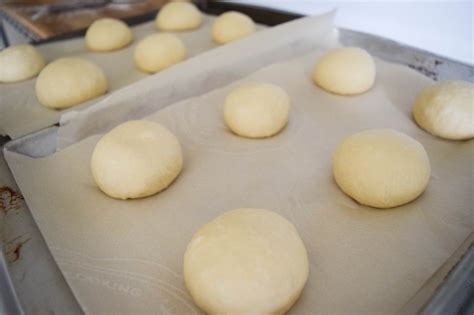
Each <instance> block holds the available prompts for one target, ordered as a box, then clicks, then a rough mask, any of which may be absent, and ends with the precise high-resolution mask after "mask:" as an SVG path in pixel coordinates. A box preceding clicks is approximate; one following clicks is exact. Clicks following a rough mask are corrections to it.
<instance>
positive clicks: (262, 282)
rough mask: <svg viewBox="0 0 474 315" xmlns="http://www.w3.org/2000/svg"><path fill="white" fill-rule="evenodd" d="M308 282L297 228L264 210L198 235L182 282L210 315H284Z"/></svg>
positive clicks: (238, 213)
mask: <svg viewBox="0 0 474 315" xmlns="http://www.w3.org/2000/svg"><path fill="white" fill-rule="evenodd" d="M307 279H308V256H307V253H306V248H305V246H304V244H303V241H302V240H301V238H300V236H299V235H298V232H297V231H296V229H295V227H294V226H293V224H291V223H290V222H289V221H287V220H286V219H285V218H283V217H282V216H280V215H278V214H276V213H274V212H272V211H269V210H264V209H236V210H232V211H229V212H226V213H224V214H222V215H220V216H218V217H217V218H215V219H214V220H212V221H211V222H209V223H207V224H206V225H204V226H203V227H201V228H200V229H199V231H197V233H196V234H195V235H194V236H193V238H192V240H191V242H190V243H189V244H188V247H187V249H186V253H185V254H184V281H185V283H186V287H187V288H188V290H189V292H190V293H191V296H192V297H193V299H194V301H195V302H196V304H197V305H198V306H199V307H200V308H201V309H202V310H204V311H205V312H206V313H208V314H234V315H246V314H283V313H285V312H286V311H287V310H288V309H289V308H290V307H291V306H292V305H293V304H294V303H295V301H296V300H297V299H298V297H299V295H300V294H301V291H302V290H303V287H304V285H305V283H306V280H307Z"/></svg>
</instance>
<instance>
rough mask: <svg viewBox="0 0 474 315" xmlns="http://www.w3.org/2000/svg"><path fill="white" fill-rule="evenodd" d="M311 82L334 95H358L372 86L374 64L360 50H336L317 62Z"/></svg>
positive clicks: (348, 48)
mask: <svg viewBox="0 0 474 315" xmlns="http://www.w3.org/2000/svg"><path fill="white" fill-rule="evenodd" d="M313 81H314V82H315V83H316V84H317V85H318V86H320V87H321V88H323V89H324V90H326V91H328V92H331V93H334V94H340V95H353V94H360V93H363V92H365V91H367V90H369V89H370V88H371V87H372V86H373V85H374V81H375V62H374V59H373V58H372V56H370V55H369V53H368V52H367V51H365V50H363V49H361V48H357V47H347V48H337V49H334V50H331V51H329V52H328V53H326V54H325V55H323V56H322V57H321V58H320V59H319V60H318V62H317V63H316V66H315V68H314V71H313Z"/></svg>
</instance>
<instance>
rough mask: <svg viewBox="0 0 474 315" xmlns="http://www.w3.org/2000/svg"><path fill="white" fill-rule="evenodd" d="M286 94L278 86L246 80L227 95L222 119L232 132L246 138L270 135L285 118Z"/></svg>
mask: <svg viewBox="0 0 474 315" xmlns="http://www.w3.org/2000/svg"><path fill="white" fill-rule="evenodd" d="M289 111H290V97H289V96H288V94H287V93H286V91H285V90H284V89H282V88H281V87H279V86H277V85H274V84H270V83H264V82H248V83H244V84H242V85H240V86H239V87H237V88H236V89H234V90H233V91H232V92H230V93H229V95H227V97H226V99H225V104H224V121H225V123H226V124H227V126H228V127H229V128H230V129H231V130H232V131H233V132H234V133H236V134H238V135H240V136H243V137H248V138H264V137H270V136H273V135H274V134H276V133H278V132H279V131H280V130H282V129H283V127H285V125H286V124H287V122H288V115H289Z"/></svg>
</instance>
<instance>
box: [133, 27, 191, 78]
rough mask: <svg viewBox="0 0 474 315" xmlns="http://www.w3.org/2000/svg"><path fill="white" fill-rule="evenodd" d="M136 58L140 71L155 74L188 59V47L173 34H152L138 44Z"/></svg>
mask: <svg viewBox="0 0 474 315" xmlns="http://www.w3.org/2000/svg"><path fill="white" fill-rule="evenodd" d="M134 57H135V64H136V65H137V67H138V68H139V69H140V70H142V71H145V72H151V73H154V72H159V71H161V70H164V69H166V68H168V67H170V66H172V65H174V64H177V63H179V62H181V61H183V60H184V59H186V47H185V46H184V43H183V42H182V41H181V40H180V39H179V38H178V37H177V36H175V35H173V34H163V33H160V34H152V35H149V36H147V37H145V38H144V39H143V40H142V41H141V42H140V43H138V45H137V47H136V48H135V55H134Z"/></svg>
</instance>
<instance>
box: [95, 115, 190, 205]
mask: <svg viewBox="0 0 474 315" xmlns="http://www.w3.org/2000/svg"><path fill="white" fill-rule="evenodd" d="M182 166H183V155H182V153H181V146H180V144H179V142H178V139H176V137H175V136H174V135H173V134H172V133H171V132H170V131H169V130H168V129H166V128H165V127H163V126H162V125H160V124H157V123H154V122H151V121H146V120H131V121H128V122H125V123H123V124H121V125H119V126H117V127H115V128H114V129H112V130H111V131H110V132H109V133H107V134H105V135H104V136H103V137H102V138H101V139H100V140H99V142H98V143H97V144H96V146H95V148H94V152H93V153H92V159H91V170H92V175H93V177H94V180H95V182H96V183H97V186H99V188H100V189H101V190H102V191H103V192H104V193H106V194H107V195H109V196H110V197H113V198H117V199H130V198H141V197H147V196H151V195H153V194H156V193H157V192H160V191H162V190H163V189H165V188H166V187H168V186H169V185H170V184H171V183H172V182H173V180H174V179H175V178H176V177H177V176H178V174H179V173H180V172H181V168H182Z"/></svg>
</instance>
